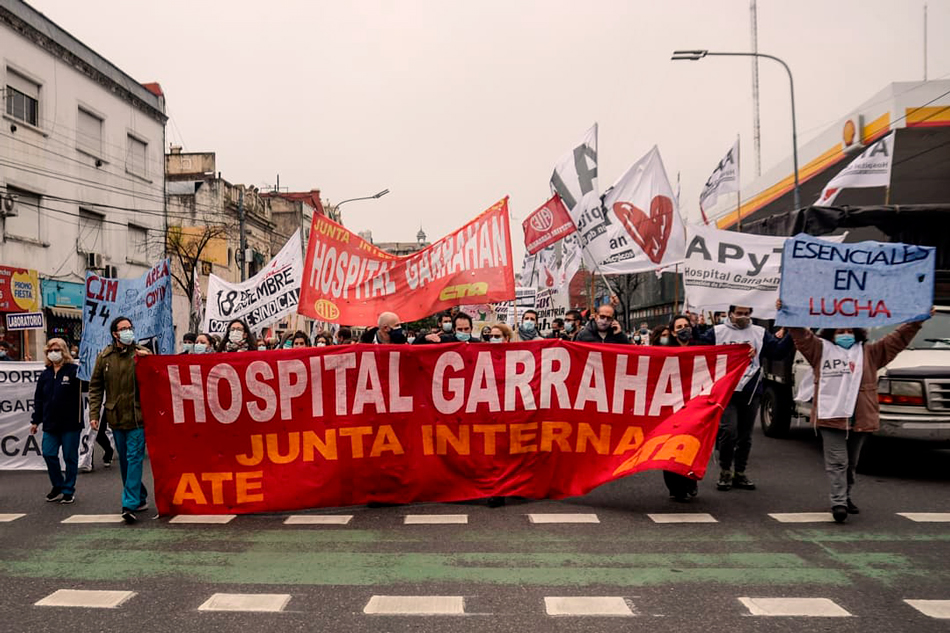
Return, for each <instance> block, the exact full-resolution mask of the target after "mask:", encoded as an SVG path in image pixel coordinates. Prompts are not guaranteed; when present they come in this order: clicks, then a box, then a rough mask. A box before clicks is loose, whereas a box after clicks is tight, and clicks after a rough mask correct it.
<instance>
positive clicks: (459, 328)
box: [452, 312, 479, 343]
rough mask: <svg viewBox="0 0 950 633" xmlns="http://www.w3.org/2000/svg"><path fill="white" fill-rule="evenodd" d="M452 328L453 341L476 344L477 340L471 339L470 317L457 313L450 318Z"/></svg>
mask: <svg viewBox="0 0 950 633" xmlns="http://www.w3.org/2000/svg"><path fill="white" fill-rule="evenodd" d="M452 326H453V329H454V330H455V340H456V341H459V342H461V343H470V342H471V343H478V342H479V340H478V339H477V338H473V337H472V317H470V316H468V315H467V314H465V313H464V312H459V313H458V314H456V315H455V316H454V317H453V318H452Z"/></svg>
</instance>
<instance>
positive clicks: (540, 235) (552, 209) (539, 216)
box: [521, 194, 577, 255]
mask: <svg viewBox="0 0 950 633" xmlns="http://www.w3.org/2000/svg"><path fill="white" fill-rule="evenodd" d="M521 226H523V227H524V245H525V248H527V249H528V254H529V255H534V254H535V253H537V252H538V251H540V250H541V249H544V248H547V247H548V246H550V245H551V244H554V243H555V242H557V241H558V240H562V239H564V238H565V237H567V236H568V235H570V234H571V233H574V232H575V231H577V227H576V226H575V225H574V220H572V219H571V214H570V213H568V212H567V207H565V206H564V203H563V202H561V196H559V195H557V194H554V195H553V196H551V199H550V200H548V201H547V202H545V203H544V204H542V205H541V206H540V207H538V208H537V209H535V210H534V211H533V212H532V213H531V215H529V216H528V217H527V218H526V219H525V221H524V222H522V224H521Z"/></svg>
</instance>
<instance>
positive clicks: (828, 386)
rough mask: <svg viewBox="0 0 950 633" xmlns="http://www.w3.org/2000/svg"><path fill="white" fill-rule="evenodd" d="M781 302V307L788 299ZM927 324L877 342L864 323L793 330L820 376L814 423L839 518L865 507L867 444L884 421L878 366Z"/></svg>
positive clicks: (834, 513) (902, 327)
mask: <svg viewBox="0 0 950 633" xmlns="http://www.w3.org/2000/svg"><path fill="white" fill-rule="evenodd" d="M776 306H777V307H778V309H780V310H781V308H782V302H781V301H778V302H777V303H776ZM930 314H931V316H933V314H934V311H933V310H931V312H930ZM922 326H923V321H916V322H912V323H904V324H903V325H900V326H899V327H898V328H897V329H896V330H894V331H893V332H891V333H890V334H888V335H887V336H885V337H884V338H882V339H880V340H878V341H874V342H873V343H868V342H867V332H866V331H865V330H864V329H861V328H838V329H824V330H821V331H820V332H819V333H818V335H817V336H816V335H815V334H813V333H812V332H811V331H810V330H807V329H805V328H790V329H789V332H790V333H791V336H792V340H793V341H795V347H796V348H798V351H799V352H801V353H802V356H804V357H805V360H807V361H808V364H809V365H811V367H812V372H813V373H814V375H815V392H814V393H815V395H814V397H813V399H812V402H813V403H814V404H813V406H812V408H811V422H812V424H813V425H814V426H815V428H816V429H820V430H821V441H822V445H823V450H824V458H825V472H826V473H827V474H828V482H829V484H830V487H831V495H830V497H831V514H832V516H833V517H834V520H835V521H837V522H838V523H844V522H845V521H846V520H847V518H848V515H849V514H858V513H859V512H860V510H858V507H857V506H856V505H855V504H854V502H853V501H852V499H851V491H852V489H853V487H854V474H855V471H856V470H857V467H858V459H859V458H860V456H861V448H862V446H863V445H864V442H865V441H866V440H867V438H868V436H869V435H871V433H873V432H875V431H877V430H878V429H879V428H880V426H881V417H880V408H879V406H878V394H877V380H878V375H877V374H878V371H879V370H880V369H881V368H882V367H884V366H885V365H887V364H888V363H889V362H891V361H892V360H894V357H896V356H897V355H898V354H899V353H900V352H902V351H903V350H904V349H905V348H906V347H907V346H908V345H910V342H911V341H912V340H913V339H914V336H916V334H917V332H919V331H920V328H921V327H922Z"/></svg>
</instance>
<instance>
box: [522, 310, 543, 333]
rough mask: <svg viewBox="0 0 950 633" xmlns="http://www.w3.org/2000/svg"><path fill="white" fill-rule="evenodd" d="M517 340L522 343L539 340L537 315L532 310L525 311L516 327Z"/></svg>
mask: <svg viewBox="0 0 950 633" xmlns="http://www.w3.org/2000/svg"><path fill="white" fill-rule="evenodd" d="M518 338H519V339H520V340H522V341H533V340H536V339H540V338H541V334H540V333H539V332H538V313H537V312H535V311H534V310H525V312H524V315H523V316H522V317H521V325H519V326H518Z"/></svg>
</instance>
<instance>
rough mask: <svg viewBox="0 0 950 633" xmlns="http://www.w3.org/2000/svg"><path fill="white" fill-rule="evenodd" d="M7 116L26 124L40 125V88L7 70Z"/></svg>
mask: <svg viewBox="0 0 950 633" xmlns="http://www.w3.org/2000/svg"><path fill="white" fill-rule="evenodd" d="M5 96H6V102H7V114H8V115H10V116H12V117H13V118H14V119H19V120H21V121H23V122H24V123H29V124H30V125H34V126H38V125H39V124H40V117H39V114H40V86H39V84H37V83H35V82H33V81H30V80H29V79H27V78H26V77H24V76H23V75H20V74H18V73H17V72H15V71H14V70H11V69H10V68H7V88H6V95H5Z"/></svg>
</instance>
